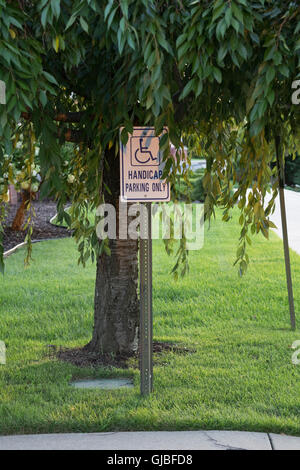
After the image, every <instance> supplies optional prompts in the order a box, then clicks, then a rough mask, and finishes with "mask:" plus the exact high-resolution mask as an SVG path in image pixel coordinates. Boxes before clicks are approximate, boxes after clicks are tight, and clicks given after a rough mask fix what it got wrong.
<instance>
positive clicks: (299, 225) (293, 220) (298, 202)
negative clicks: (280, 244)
mask: <svg viewBox="0 0 300 470" xmlns="http://www.w3.org/2000/svg"><path fill="white" fill-rule="evenodd" d="M284 196H285V204H286V215H287V225H288V236H289V245H290V248H292V250H294V251H296V253H298V254H299V255H300V193H297V192H295V191H290V190H288V189H285V190H284ZM270 218H271V220H272V222H274V223H275V224H276V225H277V230H274V231H275V232H276V233H277V234H278V235H279V236H280V238H282V227H281V214H280V203H279V197H277V199H276V209H275V212H274V214H273V215H272V216H271V217H270Z"/></svg>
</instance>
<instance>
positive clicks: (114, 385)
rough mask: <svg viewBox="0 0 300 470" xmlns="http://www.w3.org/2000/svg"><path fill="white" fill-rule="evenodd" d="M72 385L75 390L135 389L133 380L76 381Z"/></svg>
mask: <svg viewBox="0 0 300 470" xmlns="http://www.w3.org/2000/svg"><path fill="white" fill-rule="evenodd" d="M70 385H71V386H72V387H74V388H84V389H91V390H92V389H94V388H101V389H104V390H113V389H119V388H133V387H134V385H133V382H132V380H130V379H126V378H115V379H89V380H74V381H73V382H71V383H70Z"/></svg>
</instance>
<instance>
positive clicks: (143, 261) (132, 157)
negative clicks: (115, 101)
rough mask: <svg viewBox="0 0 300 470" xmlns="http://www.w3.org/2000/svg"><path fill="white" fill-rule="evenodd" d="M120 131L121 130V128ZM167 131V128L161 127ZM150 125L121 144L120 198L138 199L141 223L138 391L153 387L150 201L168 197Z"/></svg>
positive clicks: (161, 161) (167, 189) (137, 130)
mask: <svg viewBox="0 0 300 470" xmlns="http://www.w3.org/2000/svg"><path fill="white" fill-rule="evenodd" d="M121 130H122V129H121ZM164 132H166V130H164ZM161 137H162V135H161V136H159V137H157V136H156V134H155V129H154V128H151V127H135V128H134V129H133V133H132V135H129V139H128V142H127V144H126V145H122V143H121V144H120V172H121V178H120V180H121V201H122V202H130V201H131V202H141V203H142V204H143V206H144V208H145V209H146V210H142V211H141V217H140V221H141V226H140V335H139V337H140V373H141V394H142V395H149V394H150V393H151V392H152V390H153V316H152V221H151V216H152V213H151V202H154V201H156V202H157V201H165V202H168V201H169V200H170V185H169V183H167V182H166V181H165V180H163V179H162V175H163V169H164V162H163V158H162V153H161V151H160V148H159V141H160V138H161Z"/></svg>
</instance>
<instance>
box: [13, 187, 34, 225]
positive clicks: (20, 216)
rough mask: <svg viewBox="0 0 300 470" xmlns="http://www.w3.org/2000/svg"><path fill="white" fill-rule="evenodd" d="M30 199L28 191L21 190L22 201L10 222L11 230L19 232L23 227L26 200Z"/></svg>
mask: <svg viewBox="0 0 300 470" xmlns="http://www.w3.org/2000/svg"><path fill="white" fill-rule="evenodd" d="M29 201H30V191H22V202H21V204H20V206H19V208H18V210H17V213H16V215H15V218H14V220H13V223H12V226H11V228H12V230H15V231H16V232H20V231H21V230H22V228H23V224H24V218H25V211H26V206H27V204H28V202H29Z"/></svg>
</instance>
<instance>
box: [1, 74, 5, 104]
mask: <svg viewBox="0 0 300 470" xmlns="http://www.w3.org/2000/svg"><path fill="white" fill-rule="evenodd" d="M5 103H6V99H5V83H4V82H3V81H2V80H0V104H5Z"/></svg>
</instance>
